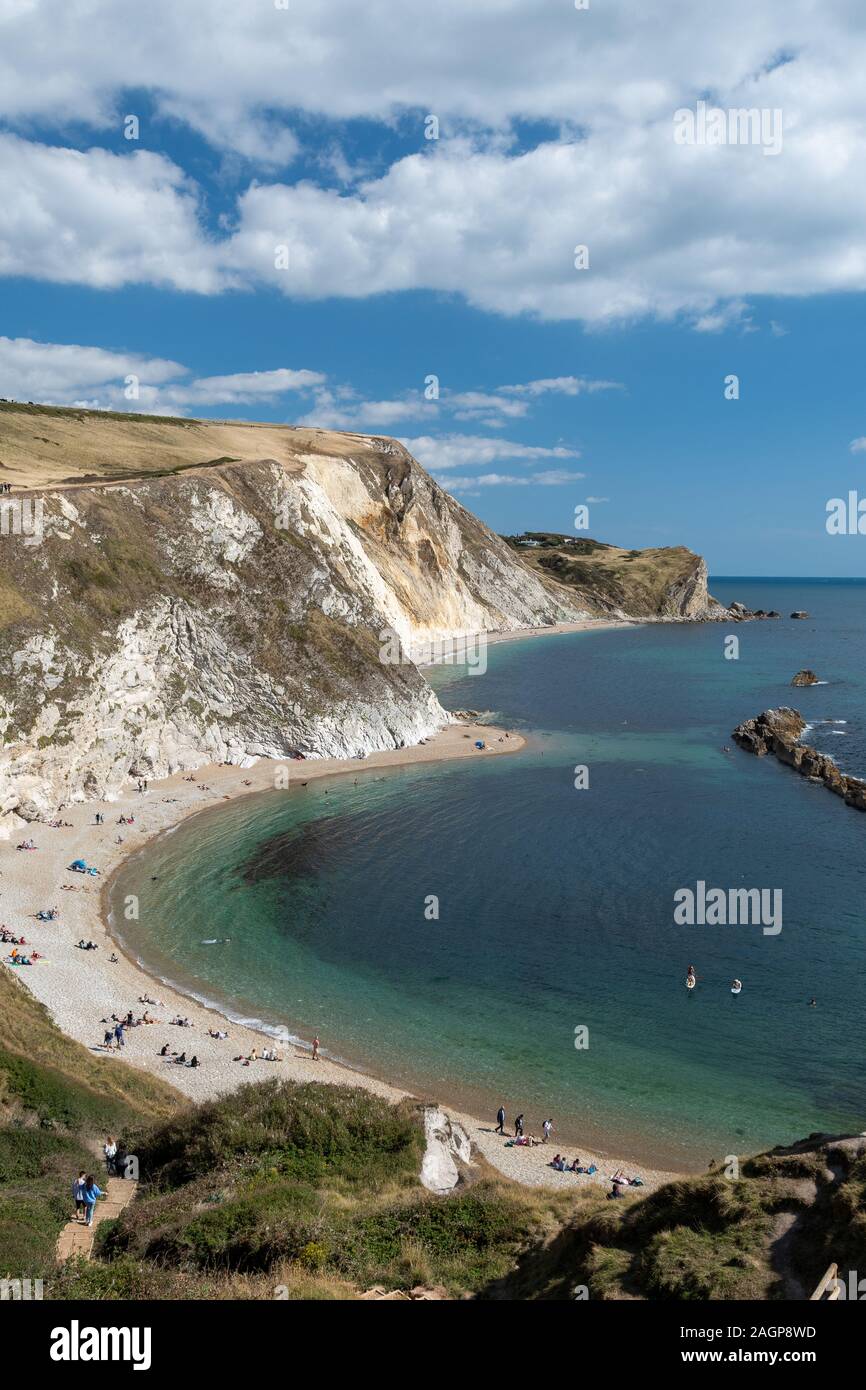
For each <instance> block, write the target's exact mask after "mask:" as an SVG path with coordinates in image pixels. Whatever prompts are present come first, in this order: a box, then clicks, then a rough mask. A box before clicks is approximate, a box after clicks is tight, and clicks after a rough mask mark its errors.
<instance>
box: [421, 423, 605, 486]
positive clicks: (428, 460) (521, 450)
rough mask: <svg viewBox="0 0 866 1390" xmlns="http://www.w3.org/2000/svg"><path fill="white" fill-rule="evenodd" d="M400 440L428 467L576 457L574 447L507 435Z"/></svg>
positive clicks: (469, 466)
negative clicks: (545, 444)
mask: <svg viewBox="0 0 866 1390" xmlns="http://www.w3.org/2000/svg"><path fill="white" fill-rule="evenodd" d="M401 442H402V443H403V444H405V446H406V448H407V449H408V450H409V452H410V454H414V456H415V458H416V459H417V460H418V462H419V463H421V464H423V466H424V467H425V468H427V469H430V470H431V471H433V470H442V469H450V468H475V467H479V468H480V467H484V466H485V465H487V466H489V465H490V464H492V463H496V462H498V461H500V460H513V461H515V462H521V463H530V462H532V463H534V462H537V461H539V460H541V459H576V458H579V457H580V453H579V451H578V450H577V449H566V448H563V447H562V446H557V447H555V448H546V447H543V446H539V445H533V444H519V443H516V442H515V441H514V440H510V439H489V438H487V437H485V436H483V435H475V434H445V435H440V436H439V437H438V438H433V437H431V436H430V435H419V436H417V437H416V438H414V439H403V440H402V441H401ZM476 481H477V480H476Z"/></svg>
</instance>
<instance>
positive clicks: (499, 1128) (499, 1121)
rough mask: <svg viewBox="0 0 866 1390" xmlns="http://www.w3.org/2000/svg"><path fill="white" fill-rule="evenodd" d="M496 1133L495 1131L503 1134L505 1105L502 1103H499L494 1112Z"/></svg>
mask: <svg viewBox="0 0 866 1390" xmlns="http://www.w3.org/2000/svg"><path fill="white" fill-rule="evenodd" d="M496 1133H497V1134H504V1133H505V1106H504V1105H500V1107H499V1109H498V1110H497V1112H496Z"/></svg>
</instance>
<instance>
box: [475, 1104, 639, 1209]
mask: <svg viewBox="0 0 866 1390" xmlns="http://www.w3.org/2000/svg"><path fill="white" fill-rule="evenodd" d="M505 1122H506V1115H505V1106H504V1105H500V1107H499V1109H498V1110H497V1112H496V1129H495V1130H494V1133H495V1134H501V1135H503V1136H504V1135H505ZM524 1124H525V1116H524V1115H523V1112H522V1111H521V1113H520V1114H519V1115H517V1116H515V1119H514V1135H513V1137H512V1138H511V1139H506V1141H505V1147H506V1149H513V1148H529V1149H534V1148H536V1147H538V1146H539V1145H541V1144H547V1143H548V1142H549V1140H550V1136H551V1134H552V1133H553V1120H551V1119H549V1118H548V1119H546V1120H542V1122H541V1133H542V1138H541V1139H536V1137H535V1135H534V1134H526V1133H525V1131H524ZM547 1166H548V1168H553V1169H554V1170H555V1171H556V1172H557V1173H582V1174H584V1175H585V1176H586V1177H589V1178H592V1177H595V1175H596V1173H598V1172H599V1168H598V1165H597V1164H595V1163H592V1162H590V1163H587V1164H584V1163H582V1162H581V1160H580V1159H579V1158H573V1159H572V1161H571V1162H570V1163H569V1161H568V1159H567V1158H566V1157H565V1154H561V1153H556V1154H554V1155H553V1158H552V1159H551V1160H550V1162H549V1163H548V1165H547ZM610 1183H611V1190H610V1192H609V1193H608V1194H607V1195H608V1197H609V1198H616V1197H622V1196H624V1195H625V1191H626V1189H627V1188H629V1187H643V1186H644V1180H643V1178H638V1177H634V1178H629V1177H627V1176H626V1174H625V1173H624V1172H623V1171H622V1169H621V1168H618V1169H617V1171H616V1172H615V1173H614V1174H613V1175H612V1176H611V1178H610Z"/></svg>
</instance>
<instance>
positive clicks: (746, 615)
mask: <svg viewBox="0 0 866 1390" xmlns="http://www.w3.org/2000/svg"><path fill="white" fill-rule="evenodd" d="M727 616H728V617H729V618H730V619H732V620H733V622H735V623H745V622H752V621H754V620H755V619H760V618H780V617H781V616H782V615H781V613H777V612H776V610H775V608H771V609H770V610H769V611H767V610H766V609H764V608H747V607H746V605H745V604H744V603H731V604H729V605H728V610H727Z"/></svg>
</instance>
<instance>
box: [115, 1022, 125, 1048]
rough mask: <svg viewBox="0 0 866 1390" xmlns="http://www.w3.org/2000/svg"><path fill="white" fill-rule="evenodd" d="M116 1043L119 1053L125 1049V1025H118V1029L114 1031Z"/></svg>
mask: <svg viewBox="0 0 866 1390" xmlns="http://www.w3.org/2000/svg"><path fill="white" fill-rule="evenodd" d="M114 1043H115V1046H116V1048H117V1050H118V1052H119V1051H120V1049H121V1048H122V1047H123V1024H122V1023H118V1025H117V1027H116V1028H115V1030H114Z"/></svg>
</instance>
